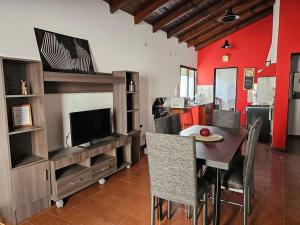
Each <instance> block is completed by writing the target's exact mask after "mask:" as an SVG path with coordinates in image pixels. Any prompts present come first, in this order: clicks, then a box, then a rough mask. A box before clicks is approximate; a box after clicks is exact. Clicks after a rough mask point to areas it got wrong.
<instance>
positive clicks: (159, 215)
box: [157, 198, 163, 221]
mask: <svg viewBox="0 0 300 225" xmlns="http://www.w3.org/2000/svg"><path fill="white" fill-rule="evenodd" d="M162 204H163V200H162V199H161V198H157V219H158V220H159V221H161V220H162V219H163V213H162Z"/></svg>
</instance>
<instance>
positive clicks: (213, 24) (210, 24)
mask: <svg viewBox="0 0 300 225" xmlns="http://www.w3.org/2000/svg"><path fill="white" fill-rule="evenodd" d="M274 1H275V0H255V1H246V2H245V3H243V4H242V5H239V6H236V7H232V8H233V9H234V12H235V13H237V14H242V13H244V12H246V11H248V10H249V8H252V7H255V6H257V5H259V4H273V3H274ZM223 13H224V12H223ZM217 19H218V16H217V17H216V18H213V19H211V20H210V21H207V22H206V23H201V24H199V25H197V26H196V27H195V28H194V29H190V30H189V31H187V32H185V33H184V34H182V35H180V36H179V37H178V41H179V42H183V41H188V40H190V39H192V38H195V37H198V36H200V35H202V34H205V33H207V32H209V31H211V30H214V29H216V28H217V27H218V26H220V25H222V23H220V22H219V21H218V20H217Z"/></svg>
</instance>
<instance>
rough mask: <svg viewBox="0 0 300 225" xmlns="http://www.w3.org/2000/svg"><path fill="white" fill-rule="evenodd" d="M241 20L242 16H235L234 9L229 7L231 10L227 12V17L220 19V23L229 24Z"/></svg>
mask: <svg viewBox="0 0 300 225" xmlns="http://www.w3.org/2000/svg"><path fill="white" fill-rule="evenodd" d="M239 18H240V16H239V15H236V14H234V12H233V11H232V8H230V7H229V8H227V10H226V14H225V16H223V17H221V18H220V19H219V21H220V22H221V23H229V22H232V21H234V20H238V19H239Z"/></svg>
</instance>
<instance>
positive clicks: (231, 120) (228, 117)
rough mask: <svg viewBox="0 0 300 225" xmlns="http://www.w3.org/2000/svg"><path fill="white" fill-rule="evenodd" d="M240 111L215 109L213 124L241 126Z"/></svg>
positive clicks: (218, 125) (217, 125)
mask: <svg viewBox="0 0 300 225" xmlns="http://www.w3.org/2000/svg"><path fill="white" fill-rule="evenodd" d="M240 116H241V113H240V112H239V111H227V110H214V111H213V118H212V125H213V126H215V127H223V128H240Z"/></svg>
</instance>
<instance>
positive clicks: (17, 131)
mask: <svg viewBox="0 0 300 225" xmlns="http://www.w3.org/2000/svg"><path fill="white" fill-rule="evenodd" d="M43 129H44V127H42V126H32V127H23V128H18V129H14V130H13V131H11V132H9V135H15V134H22V133H27V132H34V131H39V130H43Z"/></svg>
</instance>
